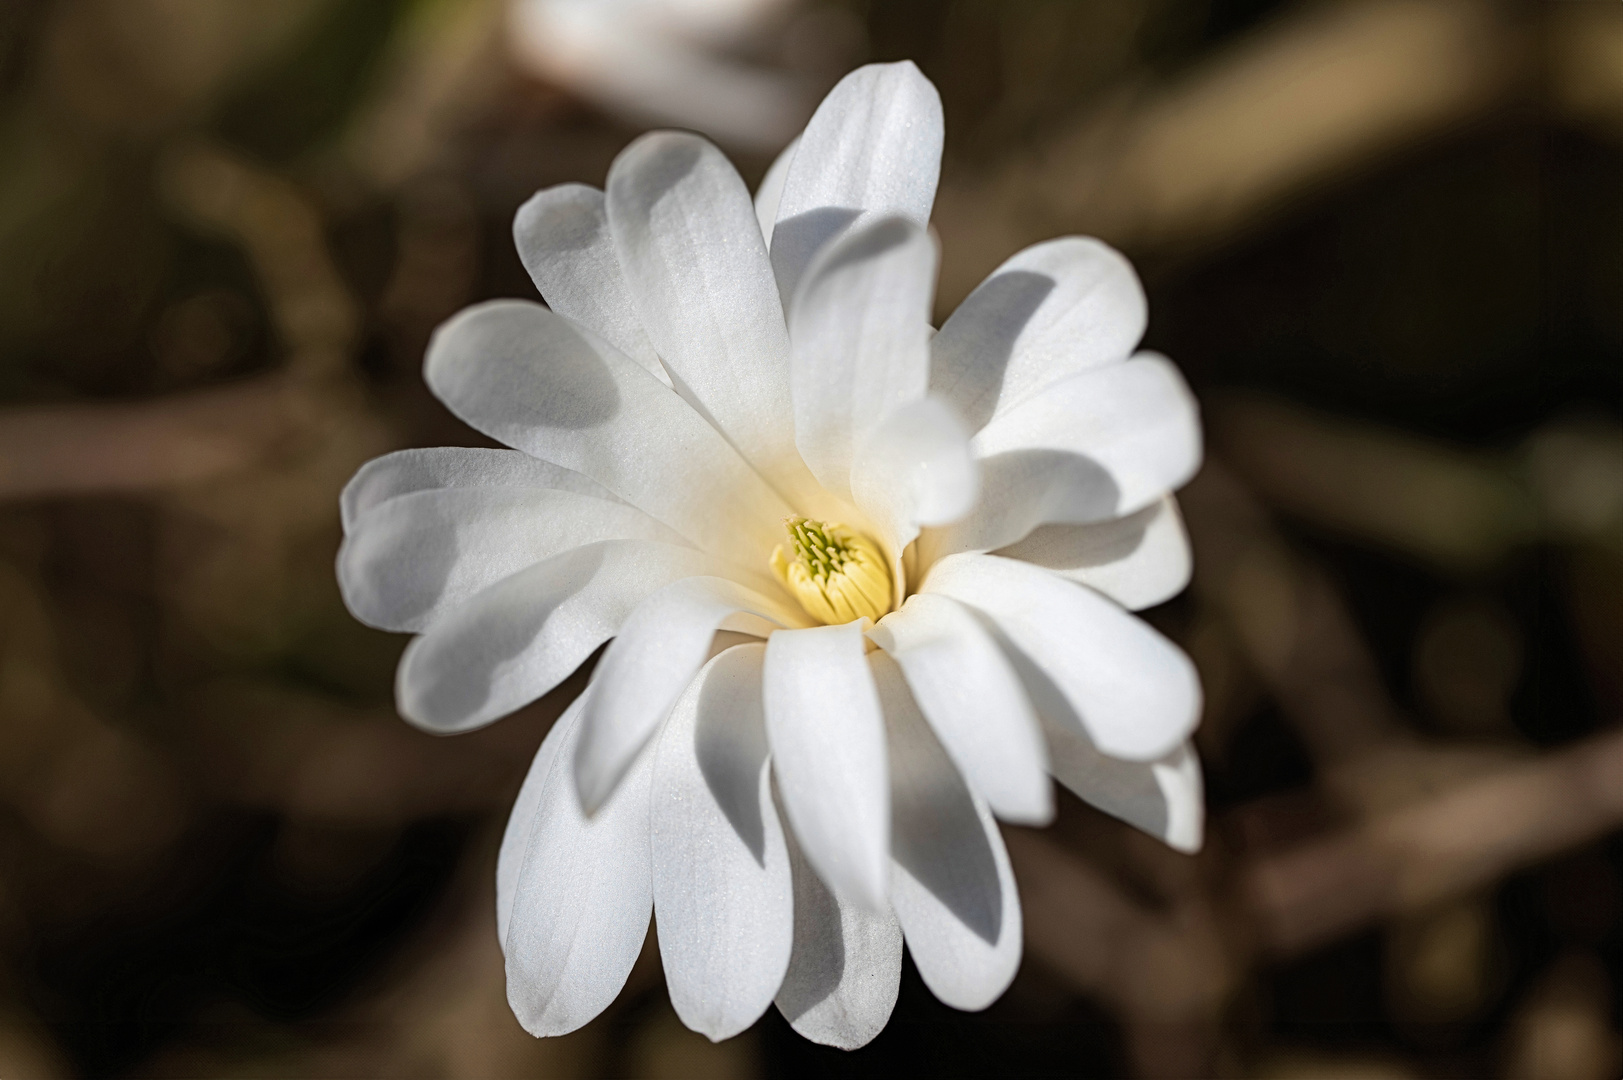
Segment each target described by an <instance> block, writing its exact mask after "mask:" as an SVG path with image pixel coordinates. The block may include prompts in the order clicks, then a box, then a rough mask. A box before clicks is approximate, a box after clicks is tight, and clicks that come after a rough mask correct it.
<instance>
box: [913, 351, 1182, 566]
mask: <svg viewBox="0 0 1623 1080" xmlns="http://www.w3.org/2000/svg"><path fill="white" fill-rule="evenodd" d="M973 447H974V452H975V455H976V457H978V458H979V459H980V463H981V482H982V484H983V485H984V488H983V490H984V492H985V496H984V497H983V498H982V499H981V501H980V502H979V503H978V504H977V505H976V507H975V510H974V512H973V513H972V514H971V515H970V516H969V517H967V518H965V519H964V520H963V521H960V522H958V523H957V524H956V525H954V526H952V527H951V528H949V529H944V530H942V531H941V532H940V533H939V534H938V535H935V536H933V537H931V538H930V544H929V547H930V550H931V554H932V555H933V556H940V555H947V554H951V553H953V552H958V551H995V550H996V549H998V548H1001V547H1005V546H1007V545H1009V544H1012V543H1014V542H1015V541H1017V540H1019V539H1021V538H1022V537H1024V536H1026V535H1027V534H1028V533H1030V532H1031V530H1032V529H1034V528H1036V527H1037V526H1038V525H1044V524H1054V523H1057V524H1066V525H1084V524H1092V523H1094V522H1099V521H1108V520H1110V519H1111V518H1117V517H1123V516H1125V515H1127V514H1131V513H1133V512H1134V511H1137V510H1141V509H1143V508H1144V507H1146V506H1149V505H1151V504H1153V503H1154V502H1156V501H1157V500H1159V499H1160V498H1161V496H1163V495H1165V494H1166V493H1167V492H1169V491H1172V490H1173V489H1175V488H1177V487H1179V486H1181V485H1182V484H1184V483H1185V482H1186V481H1187V480H1188V479H1189V478H1190V477H1191V476H1193V475H1194V474H1195V470H1196V469H1198V468H1199V467H1200V419H1199V416H1198V412H1197V408H1196V405H1195V399H1194V396H1193V395H1192V394H1190V392H1189V387H1188V386H1186V385H1185V384H1184V381H1183V377H1182V376H1181V375H1179V374H1178V369H1177V368H1175V367H1173V366H1172V364H1171V363H1170V362H1169V361H1167V360H1166V359H1165V358H1163V357H1159V356H1155V355H1152V354H1149V353H1145V354H1141V355H1140V356H1137V357H1135V358H1134V359H1132V360H1129V361H1127V362H1125V363H1121V364H1112V365H1109V366H1108V367H1103V368H1098V369H1095V370H1092V371H1084V372H1082V373H1081V374H1079V375H1073V376H1071V377H1070V378H1069V379H1066V380H1064V381H1062V382H1059V383H1056V384H1055V385H1053V386H1050V387H1049V388H1048V389H1046V390H1044V391H1043V392H1042V393H1040V394H1038V395H1036V396H1035V397H1032V398H1028V399H1027V400H1026V401H1024V402H1023V403H1021V404H1020V405H1017V406H1015V407H1014V408H1012V409H1010V410H1009V411H1008V412H1005V413H1003V414H1002V415H1001V416H999V417H998V418H997V419H996V420H994V421H992V422H991V423H990V424H988V425H986V427H984V428H982V429H981V432H980V434H978V435H976V436H975V440H974V443H973Z"/></svg>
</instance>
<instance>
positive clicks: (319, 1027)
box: [0, 0, 1623, 1080]
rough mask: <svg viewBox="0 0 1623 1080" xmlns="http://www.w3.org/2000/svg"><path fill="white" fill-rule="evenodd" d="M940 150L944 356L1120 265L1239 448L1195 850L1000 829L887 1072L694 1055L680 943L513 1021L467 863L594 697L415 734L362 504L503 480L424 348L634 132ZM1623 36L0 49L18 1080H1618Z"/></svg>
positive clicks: (1385, 6) (772, 25) (698, 28)
mask: <svg viewBox="0 0 1623 1080" xmlns="http://www.w3.org/2000/svg"><path fill="white" fill-rule="evenodd" d="M899 58H912V59H914V60H916V61H917V62H918V63H919V65H920V66H921V67H922V68H923V69H924V71H925V72H926V74H928V75H929V76H930V77H931V78H932V79H933V80H934V81H935V83H936V84H937V86H939V87H940V89H941V92H942V96H943V98H944V100H945V104H946V114H947V124H948V132H947V153H946V162H945V167H944V175H943V183H942V191H941V196H940V199H939V202H938V205H937V210H936V218H935V224H936V227H937V228H938V230H939V232H940V235H941V238H942V241H943V246H944V260H943V269H942V283H941V290H940V310H941V313H945V312H946V311H950V310H951V308H952V307H953V306H954V305H955V304H956V303H957V301H958V300H959V299H961V298H962V297H963V296H964V295H965V294H966V293H967V292H968V291H969V289H970V288H972V287H973V285H974V284H975V283H976V282H977V281H978V280H979V279H980V277H981V276H982V275H984V274H985V273H986V272H987V271H989V270H990V269H992V268H993V267H994V266H995V265H996V264H997V263H998V262H1000V261H1001V260H1002V259H1003V258H1004V257H1006V256H1007V255H1009V254H1011V253H1012V252H1014V251H1015V250H1017V249H1018V248H1020V247H1022V246H1024V245H1025V244H1027V243H1030V242H1033V241H1036V240H1039V239H1043V238H1046V237H1049V236H1054V235H1059V234H1064V233H1085V234H1092V235H1097V236H1100V237H1102V238H1104V239H1106V240H1107V241H1109V242H1110V243H1112V244H1115V245H1117V246H1118V247H1120V248H1122V249H1123V250H1125V251H1126V252H1127V253H1128V254H1129V255H1130V256H1131V257H1132V258H1133V259H1134V261H1135V263H1136V264H1137V265H1138V267H1139V268H1140V271H1141V273H1142V274H1143V277H1144V280H1145V283H1146V286H1147V288H1148V290H1149V293H1150V298H1151V302H1150V312H1151V318H1150V329H1149V341H1148V344H1149V345H1150V346H1151V347H1154V348H1157V349H1160V350H1162V351H1164V352H1166V353H1167V354H1169V355H1170V356H1172V357H1174V358H1175V359H1176V360H1177V361H1178V363H1179V364H1180V365H1181V366H1182V368H1183V370H1184V371H1185V372H1186V373H1187V375H1188V377H1189V379H1190V381H1191V383H1192V384H1193V385H1194V387H1195V388H1196V391H1197V393H1198V394H1199V395H1200V397H1201V399H1202V406H1203V410H1204V415H1205V418H1206V423H1207V426H1208V436H1209V455H1208V463H1207V465H1206V467H1205V469H1204V471H1203V472H1202V474H1201V475H1200V477H1199V478H1198V479H1197V480H1196V481H1195V482H1194V483H1193V484H1192V485H1191V486H1190V487H1189V489H1188V490H1187V491H1186V493H1185V495H1184V499H1183V505H1184V507H1185V512H1186V516H1187V518H1188V523H1189V527H1190V530H1191V533H1192V536H1193V540H1194V545H1195V549H1196V559H1197V562H1196V567H1197V569H1196V577H1195V581H1194V584H1193V586H1192V588H1191V589H1190V591H1189V592H1188V593H1187V594H1185V595H1184V596H1182V597H1180V598H1179V599H1177V600H1175V601H1173V602H1172V603H1170V604H1167V605H1165V606H1164V607H1163V608H1160V609H1158V610H1156V611H1153V612H1151V613H1150V618H1151V619H1152V620H1153V621H1154V622H1155V623H1156V624H1157V625H1158V626H1160V627H1161V628H1162V629H1163V630H1165V631H1166V632H1167V633H1169V634H1171V635H1172V636H1173V637H1175V638H1176V639H1177V640H1179V641H1180V642H1181V643H1182V644H1183V645H1184V646H1185V648H1187V649H1188V650H1189V651H1190V653H1191V654H1192V655H1193V656H1194V657H1195V658H1196V660H1197V662H1198V664H1199V666H1200V669H1201V673H1202V676H1203V679H1204V682H1205V686H1206V690H1207V696H1208V699H1209V704H1208V708H1207V713H1206V717H1205V720H1204V722H1203V725H1202V727H1201V730H1200V732H1199V736H1198V740H1197V741H1198V744H1199V747H1200V751H1201V754H1202V757H1203V759H1204V761H1205V763H1206V769H1207V781H1208V788H1209V803H1210V830H1209V839H1208V843H1207V846H1206V849H1205V850H1204V851H1203V852H1202V853H1201V854H1200V855H1199V856H1198V857H1194V858H1189V857H1185V856H1180V855H1177V854H1174V853H1172V852H1170V851H1168V850H1166V849H1164V848H1162V847H1160V846H1159V845H1158V844H1157V843H1156V842H1154V841H1152V840H1149V839H1147V838H1145V837H1143V836H1140V835H1138V834H1136V833H1134V832H1132V831H1131V830H1129V829H1128V828H1126V827H1125V826H1122V825H1119V824H1117V823H1116V822H1115V821H1113V820H1111V819H1109V818H1106V817H1104V816H1103V815H1101V814H1098V813H1096V812H1094V811H1092V810H1090V809H1088V808H1087V807H1085V806H1083V805H1082V804H1081V803H1079V802H1077V801H1076V800H1074V799H1071V798H1069V797H1068V796H1066V797H1064V798H1063V799H1062V805H1061V811H1060V815H1059V820H1058V822H1057V823H1056V825H1055V826H1054V827H1053V828H1051V829H1048V830H1045V831H1038V832H1033V831H1024V830H1014V829H1011V830H1008V841H1009V847H1010V851H1011V854H1012V855H1013V857H1014V860H1015V865H1016V871H1017V874H1018V876H1019V878H1020V881H1021V892H1022V897H1023V903H1024V910H1025V916H1026V933H1027V948H1026V958H1025V962H1024V965H1023V967H1022V970H1021V974H1020V976H1019V978H1018V979H1017V981H1016V982H1015V984H1014V986H1013V987H1012V988H1011V989H1010V991H1009V992H1008V993H1007V995H1005V997H1004V998H1003V1000H1001V1001H1000V1002H999V1003H998V1004H996V1005H995V1006H993V1007H992V1008H991V1009H989V1010H988V1011H987V1012H985V1013H983V1014H978V1015H967V1014H961V1013H957V1012H954V1011H952V1010H950V1009H948V1008H946V1007H945V1006H942V1005H940V1004H938V1003H937V1002H936V1001H935V1000H934V999H933V998H932V997H931V996H930V995H929V993H928V992H927V991H926V990H925V989H924V987H923V985H922V984H921V983H920V982H919V980H918V978H917V976H916V975H914V974H913V973H912V972H911V970H909V971H908V972H907V973H906V974H905V975H904V981H903V988H902V995H901V1000H900V1002H899V1004H898V1006H897V1010H896V1015H895V1018H894V1019H893V1020H892V1022H891V1024H890V1027H889V1029H888V1030H887V1031H886V1032H885V1033H884V1034H883V1035H882V1036H881V1037H880V1038H879V1039H878V1040H877V1041H875V1042H874V1043H873V1044H872V1045H871V1046H870V1047H868V1048H867V1049H865V1050H863V1051H860V1052H858V1053H854V1054H840V1053H838V1052H835V1051H826V1050H823V1049H821V1048H818V1047H814V1046H812V1045H810V1044H807V1043H805V1042H803V1041H801V1040H800V1039H799V1038H798V1037H796V1036H794V1035H793V1034H792V1033H791V1032H790V1031H789V1029H788V1027H787V1025H786V1024H785V1023H783V1021H782V1020H781V1019H780V1018H779V1017H778V1016H777V1014H776V1012H771V1013H769V1014H768V1016H767V1017H765V1018H764V1019H763V1020H762V1021H761V1022H760V1023H759V1024H757V1025H756V1027H755V1028H754V1029H753V1030H751V1031H750V1032H749V1033H747V1034H746V1035H744V1036H741V1037H739V1038H738V1039H735V1040H733V1041H730V1042H728V1043H724V1044H721V1045H719V1046H712V1045H711V1044H710V1043H708V1042H707V1041H706V1040H704V1039H703V1038H701V1037H699V1036H696V1035H693V1034H691V1033H689V1032H687V1031H686V1030H685V1029H684V1028H682V1026H681V1025H680V1023H679V1022H678V1021H677V1019H676V1017H675V1015H674V1013H673V1012H672V1011H671V1009H670V1006H669V1004H668V1003H667V1001H666V999H665V993H664V988H663V983H662V980H661V977H660V974H659V970H658V957H657V951H656V950H652V949H650V950H647V951H646V952H645V955H644V958H643V960H642V961H641V962H639V965H638V968H637V970H636V971H635V972H634V973H633V975H632V978H631V982H630V984H629V985H628V987H627V990H626V992H625V993H624V994H623V995H622V996H621V997H620V999H619V1001H618V1002H617V1003H616V1005H615V1006H614V1007H613V1008H612V1009H611V1010H610V1011H609V1012H608V1013H606V1014H605V1015H604V1016H603V1017H602V1018H600V1019H599V1020H598V1021H596V1022H595V1023H593V1024H592V1025H590V1026H589V1027H587V1028H586V1029H584V1030H582V1031H581V1032H578V1033H577V1034H575V1035H572V1036H569V1037H566V1038H562V1039H557V1040H549V1041H545V1042H538V1041H536V1040H533V1039H531V1038H529V1037H528V1036H527V1035H525V1034H524V1033H523V1032H522V1031H521V1030H520V1029H519V1027H518V1025H517V1024H516V1023H515V1022H514V1020H513V1019H512V1017H511V1015H510V1013H509V1012H508V1009H507V1005H506V1003H505V1000H504V993H503V976H502V968H501V958H500V954H499V952H498V949H497V946H496V941H495V936H494V915H493V912H492V907H493V881H492V878H493V865H494V860H495V852H496V847H497V843H498V841H499V838H500V833H501V829H502V826H503V824H504V822H505V818H506V813H507V809H508V806H509V803H510V801H511V799H512V797H513V794H514V793H515V792H516V790H517V787H518V784H519V781H520V779H521V777H522V774H523V772H524V770H525V768H526V766H527V764H528V762H529V759H530V756H531V754H532V753H533V750H534V748H535V747H536V745H537V744H538V743H539V741H540V739H541V738H542V736H543V734H544V733H545V731H546V729H547V727H548V725H549V724H550V722H551V720H552V718H553V717H554V716H555V715H556V714H557V713H558V712H559V711H560V709H561V706H562V704H563V703H564V702H565V701H566V700H567V699H568V698H569V697H570V696H572V695H573V694H574V693H575V692H576V691H577V689H578V687H579V685H580V682H579V678H580V677H579V676H577V679H576V681H574V682H572V683H571V684H570V685H568V686H566V687H565V688H564V689H563V690H561V691H560V692H559V693H557V694H555V695H553V696H552V697H550V698H549V699H546V700H544V701H542V702H540V703H538V704H537V705H535V706H533V707H531V708H530V709H527V710H525V711H524V712H523V713H520V714H519V715H517V716H515V717H513V718H511V719H509V720H507V721H505V722H503V723H501V724H498V725H495V726H494V727H492V728H489V729H487V730H485V731H482V732H479V733H477V734H473V735H467V736H461V737H458V738H454V739H435V738H432V737H429V736H427V735H422V734H419V733H417V732H415V731H414V730H413V729H411V728H410V727H408V726H407V725H406V724H404V723H403V722H401V721H400V720H399V719H398V718H396V716H395V715H394V712H393V707H392V704H391V685H392V673H393V667H394V662H395V660H396V658H397V656H398V654H399V652H400V650H401V648H402V647H403V646H404V644H405V639H404V638H403V637H398V636H391V635H386V634H380V633H376V632H373V631H370V630H367V629H365V628H363V627H361V626H360V625H359V624H358V623H356V622H355V621H354V620H353V619H351V618H350V617H349V616H348V614H347V613H346V612H345V611H344V609H343V607H342V605H341V604H340V602H339V598H338V593H337V589H336V586H335V584H334V581H333V573H332V560H333V555H334V553H335V551H336V547H337V543H338V538H339V526H338V514H337V501H336V500H337V493H338V490H339V488H340V486H341V485H342V484H343V483H344V481H345V480H346V479H347V478H348V477H349V476H350V474H351V473H352V471H353V470H354V469H355V468H356V466H357V465H359V464H360V463H361V462H362V461H364V460H366V459H367V458H369V457H371V456H374V455H376V454H379V453H382V452H384V451H387V450H390V449H395V448H399V447H406V446H419V445H443V444H461V445H481V444H484V440H483V439H482V438H481V437H479V436H478V435H476V434H475V433H473V432H471V431H469V430H467V429H465V428H463V427H462V426H460V425H459V424H458V423H457V422H456V421H454V420H453V419H452V418H451V417H450V416H449V415H448V414H447V413H446V412H445V411H444V410H443V409H442V408H441V407H440V406H438V405H437V404H436V403H435V402H434V400H433V399H432V398H431V397H430V396H429V395H428V393H427V391H426V390H425V389H424V387H423V385H422V381H421V377H420V364H421V357H422V352H423V347H424V344H425V342H426V339H427V335H428V334H429V332H430V331H431V330H432V329H433V327H434V326H435V325H436V324H437V323H438V322H439V321H440V320H442V319H444V318H446V317H447V316H449V315H450V314H452V313H453V312H454V311H456V310H457V309H458V308H459V307H461V306H462V305H464V304H467V303H469V302H471V301H475V300H479V299H483V298H487V297H496V296H533V295H534V293H533V288H532V286H531V285H530V283H529V281H528V280H527V278H526V276H525V274H524V272H523V270H522V268H521V267H520V265H519V262H518V259H517V257H516V256H515V254H514V252H513V249H512V245H511V241H510V234H509V228H510V222H511V219H512V214H513V211H514V210H515V208H516V207H517V206H518V205H519V203H520V202H521V201H522V200H523V199H524V198H526V197H527V196H528V195H529V194H530V193H531V192H533V191H534V190H535V189H537V188H539V187H543V186H546V185H550V184H554V183H558V182H562V181H568V180H578V181H585V182H588V183H593V184H600V183H601V182H602V178H603V176H604V174H605V171H606V169H607V167H608V164H609V162H610V161H611V160H612V158H613V156H614V155H615V153H616V152H617V151H618V150H619V149H620V148H621V147H622V146H624V145H625V144H626V143H627V142H628V141H629V140H630V139H632V138H633V137H634V136H635V135H636V134H637V133H638V132H639V131H641V130H643V129H644V128H645V127H647V126H649V125H678V126H684V127H691V128H696V129H698V130H701V131H704V132H706V133H708V134H710V135H711V136H712V137H713V138H715V139H716V140H717V141H718V142H719V143H720V144H721V145H722V146H723V147H724V148H725V149H726V150H727V151H728V152H729V153H730V154H732V155H733V156H734V158H735V160H736V161H738V162H739V165H740V168H741V170H742V171H743V172H744V174H745V176H746V178H747V179H750V180H751V181H752V182H753V181H754V180H755V179H757V178H759V176H760V175H761V173H762V172H763V171H764V169H765V167H766V165H767V163H768V162H769V161H770V159H771V156H772V154H773V153H774V152H775V151H776V150H777V149H778V148H779V147H780V146H781V145H782V144H783V143H784V142H785V141H786V140H787V138H788V137H789V136H790V135H792V133H793V132H794V131H795V130H797V129H798V127H799V125H800V124H801V123H803V122H804V120H805V118H806V117H807V116H808V115H809V113H810V110H811V109H812V107H813V106H814V105H815V103H816V101H817V100H818V99H819V97H820V95H821V94H822V93H823V92H824V91H825V90H826V89H827V88H828V87H829V86H831V85H832V84H833V82H834V81H835V80H836V79H837V78H838V77H839V75H840V74H842V73H843V72H844V71H846V70H849V69H850V68H851V67H853V66H855V65H857V64H859V63H862V62H864V61H866V60H869V59H881V60H889V59H899ZM1620 719H1623V5H1619V4H1618V3H1616V2H1610V0H1608V2H1602V0H1595V2H1583V0H1564V2H1563V0H1554V2H1548V3H1533V2H1483V0H1086V2H1083V0H1001V2H999V0H804V2H801V0H4V2H3V3H0V1075H4V1076H6V1077H68V1076H87V1077H104V1076H105V1077H126V1076H127V1077H189V1076H196V1077H227V1076H256V1077H257V1076H272V1075H275V1076H289V1077H293V1076H310V1077H334V1076H346V1077H347V1076H379V1077H397V1076H412V1077H440V1076H444V1077H471V1078H476V1077H577V1076H582V1077H591V1076H649V1077H676V1076H705V1077H718V1078H726V1077H748V1076H770V1077H802V1076H804V1077H810V1076H824V1075H827V1076H878V1075H888V1074H891V1073H909V1072H914V1073H917V1072H928V1073H932V1074H935V1075H941V1076H984V1075H998V1074H1008V1075H1042V1074H1048V1073H1053V1074H1063V1075H1067V1076H1097V1077H1117V1076H1123V1077H1126V1076H1142V1077H1189V1076H1230V1077H1368V1078H1375V1077H1391V1078H1398V1077H1456V1076H1457V1077H1487V1076H1498V1077H1518V1078H1532V1077H1538V1078H1552V1080H1564V1078H1571V1080H1591V1078H1593V1080H1599V1078H1602V1077H1616V1076H1618V1075H1619V1072H1620V1070H1623V1039H1620V1036H1619V1031H1620V1022H1623V985H1620V979H1623V838H1620V834H1619V829H1620V827H1623V726H1620V724H1619V720H1620Z"/></svg>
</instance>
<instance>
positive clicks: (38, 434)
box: [0, 377, 304, 499]
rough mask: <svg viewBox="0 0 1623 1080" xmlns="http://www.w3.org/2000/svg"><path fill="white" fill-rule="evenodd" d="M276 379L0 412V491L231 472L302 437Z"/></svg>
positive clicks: (158, 481) (132, 484) (84, 490)
mask: <svg viewBox="0 0 1623 1080" xmlns="http://www.w3.org/2000/svg"><path fill="white" fill-rule="evenodd" d="M302 399H303V395H301V394H299V393H298V392H297V391H296V390H294V388H292V387H290V386H289V385H288V383H287V380H286V379H285V378H282V377H275V378H267V379H259V380H257V381H255V382H252V383H248V384H244V385H241V386H233V387H229V388H226V389H222V390H207V391H202V392H198V393H191V394H183V395H177V396H175V397H172V398H166V399H164V400H162V401H152V402H141V403H134V404H116V405H61V406H42V407H33V408H20V409H7V410H0V499H27V498H33V497H38V496H42V495H89V494H107V493H130V492H144V491H153V490H159V489H163V488H169V487H175V486H178V485H183V484H193V483H199V482H202V481H206V480H211V479H213V478H215V477H217V476H222V475H225V474H228V473H232V472H237V471H240V470H242V469H244V468H247V467H248V466H250V465H252V464H254V463H256V462H259V461H262V460H264V459H265V458H267V457H269V456H271V455H273V454H274V453H276V451H277V449H278V448H279V447H282V446H285V445H287V444H288V443H289V442H290V441H293V440H296V439H297V438H298V435H299V432H300V431H301V430H302V429H303V427H304V424H303V423H301V418H302V416H303V412H304V408H303V404H302Z"/></svg>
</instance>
